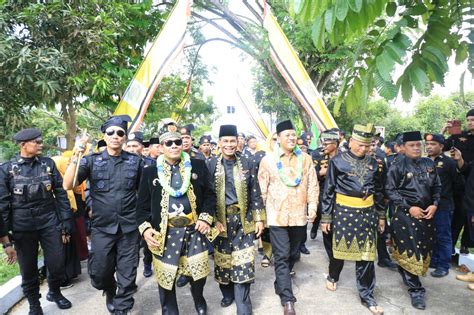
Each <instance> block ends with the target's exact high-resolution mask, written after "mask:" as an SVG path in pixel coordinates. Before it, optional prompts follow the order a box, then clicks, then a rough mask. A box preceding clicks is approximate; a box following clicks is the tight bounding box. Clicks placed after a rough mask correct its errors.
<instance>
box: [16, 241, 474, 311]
mask: <svg viewBox="0 0 474 315" xmlns="http://www.w3.org/2000/svg"><path fill="white" fill-rule="evenodd" d="M307 247H308V248H309V250H310V251H311V254H310V255H309V256H305V255H302V258H301V261H300V262H299V263H297V265H296V267H295V270H296V276H295V277H294V281H293V290H294V293H295V295H296V297H297V299H298V302H297V303H296V306H295V307H296V311H297V313H298V314H344V315H346V314H358V315H359V314H370V312H369V311H368V310H367V309H366V308H365V307H363V306H361V304H360V300H359V297H358V295H357V290H356V284H355V265H354V263H352V262H347V263H346V265H345V266H344V270H343V272H342V275H341V279H340V281H339V286H338V290H337V291H336V292H330V291H327V290H326V289H325V273H326V272H327V271H326V270H327V258H326V253H325V251H324V246H323V244H322V239H321V236H320V235H319V236H318V238H317V239H316V240H308V242H307ZM260 259H261V257H258V258H257V261H258V262H260ZM142 271H143V268H142V266H141V265H140V267H139V272H138V274H139V275H138V279H137V285H138V292H137V293H136V294H135V306H134V308H133V311H132V314H161V310H160V302H159V297H158V290H157V284H156V283H155V281H154V279H153V278H144V277H143V275H142ZM456 274H457V272H456V271H455V270H451V272H450V274H449V275H448V276H447V277H445V278H442V279H436V278H433V277H431V276H429V275H428V276H426V277H423V278H422V279H421V281H422V282H423V284H424V286H425V287H426V289H427V300H426V302H427V309H426V310H425V311H418V310H415V309H414V308H413V307H412V306H411V304H410V298H409V297H408V294H407V291H406V288H405V287H404V285H403V283H402V281H401V279H400V276H399V274H398V272H396V271H391V270H387V269H383V268H378V267H376V275H377V287H376V289H375V297H376V299H377V301H378V303H379V305H381V306H382V307H383V308H384V309H385V314H425V315H427V314H443V315H445V314H474V292H472V291H469V290H468V289H467V285H466V284H465V283H463V282H460V281H457V280H456V279H455V275H456ZM273 281H274V272H273V268H271V267H270V268H262V267H260V265H259V264H258V265H257V279H256V282H255V284H254V285H252V291H251V297H252V304H253V308H254V314H256V315H258V314H262V315H267V314H282V307H281V306H280V304H279V299H278V297H277V296H276V295H275V293H274V291H273ZM46 290H47V285H43V286H42V296H43V297H42V298H41V304H42V306H43V310H44V313H45V314H48V315H56V314H64V315H73V314H77V315H95V314H98V315H99V314H104V315H107V314H108V313H107V310H106V308H105V297H103V296H102V292H99V291H97V290H96V289H94V288H93V287H92V286H91V284H90V281H89V278H88V275H87V271H86V269H85V268H83V274H82V275H81V276H79V278H78V279H77V280H76V282H75V284H74V287H72V288H70V289H67V290H64V291H63V294H64V295H65V296H66V297H67V298H69V299H70V300H71V302H72V304H73V307H72V308H71V309H69V310H65V311H61V310H59V309H58V308H57V307H56V305H55V304H54V303H51V302H48V301H46V298H45V297H46V292H47V291H46ZM177 291H178V303H179V305H180V312H181V314H195V310H194V306H193V302H192V298H191V293H190V291H189V286H186V287H184V288H178V289H177ZM204 295H205V297H206V299H207V303H208V311H209V312H208V313H209V314H216V315H221V314H222V315H230V314H235V312H236V310H235V304H233V305H231V306H230V307H228V308H226V309H223V308H221V307H220V299H221V294H220V291H219V288H218V286H217V284H216V282H215V281H214V279H213V278H212V276H209V277H208V279H207V284H206V287H205V292H204ZM27 313H28V303H27V302H26V301H25V300H23V301H22V302H21V303H19V304H18V305H17V306H16V307H15V308H14V309H13V310H12V311H11V314H21V315H22V314H27Z"/></svg>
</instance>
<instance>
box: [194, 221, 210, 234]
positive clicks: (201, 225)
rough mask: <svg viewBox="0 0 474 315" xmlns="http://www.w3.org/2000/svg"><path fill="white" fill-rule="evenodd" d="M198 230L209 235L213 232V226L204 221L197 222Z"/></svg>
mask: <svg viewBox="0 0 474 315" xmlns="http://www.w3.org/2000/svg"><path fill="white" fill-rule="evenodd" d="M196 230H198V231H199V232H200V233H201V234H207V233H209V231H210V230H211V226H210V225H209V223H207V222H205V221H203V220H198V221H197V222H196Z"/></svg>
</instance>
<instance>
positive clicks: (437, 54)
mask: <svg viewBox="0 0 474 315" xmlns="http://www.w3.org/2000/svg"><path fill="white" fill-rule="evenodd" d="M422 56H423V57H424V58H427V59H429V60H431V61H432V62H434V63H435V64H437V65H439V66H440V67H441V69H442V70H443V72H446V71H448V68H449V67H448V63H447V61H446V56H445V55H444V54H443V53H442V52H441V50H439V49H437V48H435V47H432V46H427V47H425V48H424V49H423V52H422Z"/></svg>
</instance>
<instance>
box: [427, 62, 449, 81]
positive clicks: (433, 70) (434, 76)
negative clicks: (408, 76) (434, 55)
mask: <svg viewBox="0 0 474 315" xmlns="http://www.w3.org/2000/svg"><path fill="white" fill-rule="evenodd" d="M423 62H424V63H425V65H426V72H427V73H428V77H429V78H430V80H431V81H433V82H436V83H438V84H440V85H444V72H443V70H442V69H441V68H440V67H439V66H438V65H437V64H436V63H434V62H432V61H430V60H423Z"/></svg>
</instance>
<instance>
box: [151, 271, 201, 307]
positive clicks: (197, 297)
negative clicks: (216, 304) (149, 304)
mask: <svg viewBox="0 0 474 315" xmlns="http://www.w3.org/2000/svg"><path fill="white" fill-rule="evenodd" d="M206 279H207V278H202V279H199V280H197V281H193V280H191V281H190V285H191V295H192V297H193V300H194V306H195V307H196V308H198V307H200V306H207V305H206V300H205V299H204V296H203V291H204V285H205V284H206ZM158 291H159V293H160V303H161V313H162V314H163V315H178V314H179V309H178V301H177V300H176V287H175V286H174V285H173V289H171V290H166V289H164V288H162V287H160V286H158Z"/></svg>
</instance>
